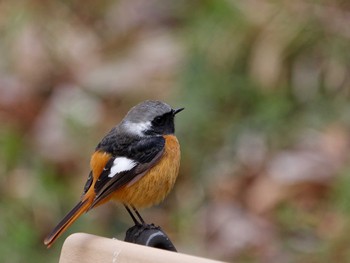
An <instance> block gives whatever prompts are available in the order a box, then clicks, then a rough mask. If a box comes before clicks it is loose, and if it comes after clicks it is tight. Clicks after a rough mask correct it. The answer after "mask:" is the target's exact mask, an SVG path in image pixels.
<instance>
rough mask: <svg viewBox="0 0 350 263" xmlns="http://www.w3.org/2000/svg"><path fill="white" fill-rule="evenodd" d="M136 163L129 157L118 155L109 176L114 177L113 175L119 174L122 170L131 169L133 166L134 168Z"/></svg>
mask: <svg viewBox="0 0 350 263" xmlns="http://www.w3.org/2000/svg"><path fill="white" fill-rule="evenodd" d="M136 164H137V163H136V162H135V161H133V160H131V159H128V158H126V157H117V158H115V160H114V161H113V166H112V167H111V171H110V173H109V175H108V177H109V178H112V177H113V176H115V175H116V174H118V173H120V172H125V171H129V170H131V169H132V168H134V167H135V166H136Z"/></svg>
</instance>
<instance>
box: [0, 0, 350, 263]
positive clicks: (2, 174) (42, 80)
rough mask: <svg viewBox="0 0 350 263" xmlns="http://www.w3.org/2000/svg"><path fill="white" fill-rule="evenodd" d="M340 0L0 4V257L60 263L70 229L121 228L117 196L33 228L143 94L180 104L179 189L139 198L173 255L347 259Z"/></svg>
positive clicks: (349, 88)
mask: <svg viewBox="0 0 350 263" xmlns="http://www.w3.org/2000/svg"><path fill="white" fill-rule="evenodd" d="M349 25H350V4H349V2H348V1H345V0H344V1H342V0H335V1H334V0H332V1H331V0H317V1H316V0H311V1H301V0H297V1H266V0H265V1H264V0H263V1H257V0H246V1H234V0H204V1H191V2H188V1H171V0H162V1H160V0H148V1H142V0H120V1H112V0H102V1H92V0H87V1H84V2H81V1H77V0H63V1H54V0H49V1H39V0H29V1H19V0H13V1H9V0H8V1H1V2H0V37H1V38H0V39H1V41H0V240H1V241H0V255H1V258H2V260H4V262H9V263H17V262H58V259H59V253H60V248H61V246H62V243H63V241H64V239H65V238H66V237H67V236H68V235H69V234H71V233H74V232H87V233H91V234H96V235H101V236H106V237H112V236H115V237H117V238H119V239H123V238H124V233H125V231H126V229H127V228H129V227H130V226H131V225H132V221H131V219H130V218H129V216H128V214H127V213H126V211H125V209H124V208H123V207H122V206H121V205H114V204H107V205H104V206H102V207H99V208H97V209H95V210H93V211H90V212H89V213H88V214H87V215H84V216H82V217H81V218H80V219H79V220H78V222H77V223H76V224H74V225H73V226H72V227H71V228H70V229H69V230H68V231H67V232H66V233H65V234H64V235H63V236H62V237H61V238H60V239H59V240H58V241H57V242H56V243H55V245H54V246H53V247H52V248H51V249H49V250H47V249H46V248H45V246H44V245H43V243H42V241H43V239H44V237H45V236H46V235H47V234H48V233H49V232H50V231H51V229H52V227H54V226H55V225H56V223H58V221H59V220H60V219H61V218H62V217H63V216H64V215H65V214H66V213H67V212H68V211H69V210H70V209H71V208H72V207H73V205H75V203H76V202H77V201H78V199H79V197H80V195H81V193H82V190H83V186H84V183H85V180H86V179H87V175H88V173H89V158H90V155H91V153H92V152H93V150H94V147H95V146H96V144H97V143H98V142H99V140H100V139H101V138H102V137H103V136H104V135H105V134H106V132H108V131H109V130H110V129H111V127H113V126H114V125H115V124H116V123H118V122H119V121H120V120H121V119H122V117H123V116H124V115H125V114H126V112H127V111H128V110H129V108H130V107H132V106H134V105H135V104H137V103H139V102H140V101H143V100H146V99H159V100H163V101H166V102H167V103H169V104H170V105H172V106H173V107H185V108H186V110H185V111H183V112H182V113H181V114H179V115H178V116H177V118H176V133H177V135H178V137H179V140H180V142H181V147H182V164H181V171H180V176H179V178H178V181H177V184H176V187H175V189H174V190H173V191H172V193H171V194H170V196H169V197H168V198H167V199H166V200H165V201H164V202H163V203H162V204H161V205H159V206H157V207H155V208H151V209H146V210H144V211H142V214H143V216H144V218H145V219H146V221H148V222H154V223H156V224H159V225H161V226H162V227H163V228H164V230H165V231H166V232H167V233H168V235H169V236H170V238H171V239H172V241H173V242H174V244H175V245H176V247H177V249H178V250H179V251H180V252H184V253H189V254H193V255H197V256H203V257H209V258H213V259H220V260H225V261H228V262H272V263H273V262H278V263H284V262H308V263H310V262H348V261H350V250H349V248H348V247H349V242H350V234H349V231H350V220H349V215H350V163H349V147H350V133H349V132H350V103H349V102H350V100H349V97H350V26H349Z"/></svg>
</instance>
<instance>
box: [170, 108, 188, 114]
mask: <svg viewBox="0 0 350 263" xmlns="http://www.w3.org/2000/svg"><path fill="white" fill-rule="evenodd" d="M184 109H185V108H178V109H176V110H173V114H174V115H175V114H178V113H179V112H180V111H183V110H184Z"/></svg>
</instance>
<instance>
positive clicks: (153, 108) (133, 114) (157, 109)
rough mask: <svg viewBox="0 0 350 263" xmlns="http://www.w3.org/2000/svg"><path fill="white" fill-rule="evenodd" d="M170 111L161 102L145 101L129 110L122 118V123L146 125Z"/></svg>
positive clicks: (170, 109)
mask: <svg viewBox="0 0 350 263" xmlns="http://www.w3.org/2000/svg"><path fill="white" fill-rule="evenodd" d="M171 111H172V108H171V107H170V106H169V105H168V104H166V103H164V102H161V101H157V100H146V101H144V102H141V103H139V104H137V105H136V106H134V107H133V108H131V109H130V110H129V112H128V113H127V115H126V116H125V118H124V120H123V121H124V122H125V121H126V122H131V123H146V122H150V121H152V120H153V119H154V118H155V117H157V116H161V115H163V114H165V113H169V112H171Z"/></svg>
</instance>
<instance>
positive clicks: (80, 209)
mask: <svg viewBox="0 0 350 263" xmlns="http://www.w3.org/2000/svg"><path fill="white" fill-rule="evenodd" d="M90 205H91V202H90V199H89V198H87V199H85V200H83V201H80V202H79V203H78V204H77V205H76V206H75V207H74V208H73V209H72V210H71V211H70V212H69V213H68V214H67V215H66V216H65V217H64V218H63V219H62V220H61V222H59V223H58V225H57V226H56V227H55V228H54V229H53V230H52V232H51V233H50V234H49V235H48V236H47V237H46V238H45V240H44V244H45V245H46V246H47V247H48V248H49V247H50V246H51V245H52V244H53V243H54V242H55V240H56V239H57V238H58V237H59V236H60V235H61V234H62V233H63V232H64V231H66V229H67V228H68V227H69V226H70V225H71V224H73V223H74V222H75V220H77V219H78V218H79V216H81V214H82V213H84V212H86V211H87V210H89V207H90Z"/></svg>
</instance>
